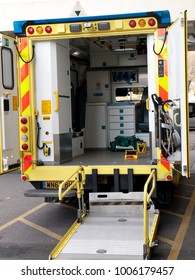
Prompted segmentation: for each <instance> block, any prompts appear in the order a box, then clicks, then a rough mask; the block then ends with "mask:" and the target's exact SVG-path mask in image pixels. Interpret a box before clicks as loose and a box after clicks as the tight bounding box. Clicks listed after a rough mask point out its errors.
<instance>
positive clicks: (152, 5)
mask: <svg viewBox="0 0 195 280" xmlns="http://www.w3.org/2000/svg"><path fill="white" fill-rule="evenodd" d="M75 9H76V10H80V11H81V13H80V15H88V16H93V15H105V14H120V13H133V12H144V11H155V10H169V11H170V12H171V18H172V21H174V20H175V19H176V18H177V17H178V14H179V12H181V11H184V10H188V20H190V21H191V20H195V5H194V0H186V1H183V0H178V1H170V0H163V1H162V0H136V1H135V0H122V1H121V0H93V1H92V0H80V1H77V0H55V1H53V0H0V11H1V16H0V32H2V31H12V30H13V21H17V20H31V19H32V20H33V19H44V18H63V17H69V16H76V14H75Z"/></svg>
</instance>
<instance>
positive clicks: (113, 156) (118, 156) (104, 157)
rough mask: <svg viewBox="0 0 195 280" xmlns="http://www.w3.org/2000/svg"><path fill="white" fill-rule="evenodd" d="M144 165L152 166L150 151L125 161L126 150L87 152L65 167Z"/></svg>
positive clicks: (73, 159)
mask: <svg viewBox="0 0 195 280" xmlns="http://www.w3.org/2000/svg"><path fill="white" fill-rule="evenodd" d="M128 164H129V165H140V164H141V165H142V164H144V165H145V164H146V165H149V164H151V156H150V151H149V150H147V151H146V153H138V157H137V159H125V150H121V151H117V152H111V151H110V150H86V151H85V153H84V154H82V155H80V156H77V157H74V158H72V160H71V161H68V162H66V163H64V164H63V165H85V166H87V165H116V166H117V165H128Z"/></svg>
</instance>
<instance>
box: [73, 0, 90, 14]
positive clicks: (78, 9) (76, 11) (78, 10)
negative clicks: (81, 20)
mask: <svg viewBox="0 0 195 280" xmlns="http://www.w3.org/2000/svg"><path fill="white" fill-rule="evenodd" d="M86 15H87V14H86V13H85V11H84V9H83V7H82V6H81V4H80V2H79V1H77V2H76V3H75V5H74V8H73V9H72V12H71V13H70V17H83V16H86Z"/></svg>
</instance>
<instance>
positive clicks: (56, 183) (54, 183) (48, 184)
mask: <svg viewBox="0 0 195 280" xmlns="http://www.w3.org/2000/svg"><path fill="white" fill-rule="evenodd" d="M73 182H74V181H68V182H67V183H66V184H65V185H64V186H63V188H64V189H65V188H68V187H69V186H70V185H71V184H72V183H73ZM61 183H62V181H52V182H46V189H58V188H59V186H60V184H61Z"/></svg>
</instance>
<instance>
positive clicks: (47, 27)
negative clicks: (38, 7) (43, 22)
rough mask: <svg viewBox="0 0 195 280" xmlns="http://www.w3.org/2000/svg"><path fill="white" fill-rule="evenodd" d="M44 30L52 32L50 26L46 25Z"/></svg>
mask: <svg viewBox="0 0 195 280" xmlns="http://www.w3.org/2000/svg"><path fill="white" fill-rule="evenodd" d="M45 32H46V33H51V32H52V28H51V26H49V25H47V26H46V27H45Z"/></svg>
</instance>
